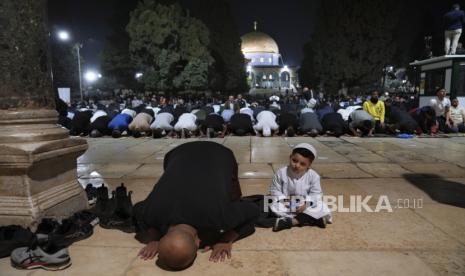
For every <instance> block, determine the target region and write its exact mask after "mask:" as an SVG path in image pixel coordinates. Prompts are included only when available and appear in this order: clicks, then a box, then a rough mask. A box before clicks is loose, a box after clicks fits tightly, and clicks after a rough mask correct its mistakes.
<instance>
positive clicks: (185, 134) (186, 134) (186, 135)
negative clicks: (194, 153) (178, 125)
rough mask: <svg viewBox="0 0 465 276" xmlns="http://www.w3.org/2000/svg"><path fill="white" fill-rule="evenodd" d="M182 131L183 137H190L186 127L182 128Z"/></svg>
mask: <svg viewBox="0 0 465 276" xmlns="http://www.w3.org/2000/svg"><path fill="white" fill-rule="evenodd" d="M182 131H183V132H184V138H191V132H190V131H189V130H188V129H186V128H183V129H182Z"/></svg>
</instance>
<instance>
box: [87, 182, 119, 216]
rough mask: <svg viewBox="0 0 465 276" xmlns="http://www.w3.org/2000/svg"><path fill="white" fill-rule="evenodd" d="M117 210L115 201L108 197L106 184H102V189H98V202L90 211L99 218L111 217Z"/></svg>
mask: <svg viewBox="0 0 465 276" xmlns="http://www.w3.org/2000/svg"><path fill="white" fill-rule="evenodd" d="M114 210H115V199H114V196H113V197H112V198H109V197H108V188H107V187H106V186H105V184H103V183H102V185H101V186H100V187H98V188H97V202H96V203H95V206H94V207H93V208H92V209H91V210H90V211H91V212H92V213H94V214H95V215H96V216H97V217H99V218H101V217H105V216H110V215H111V214H112V213H113V212H114Z"/></svg>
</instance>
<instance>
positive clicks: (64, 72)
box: [50, 41, 83, 96]
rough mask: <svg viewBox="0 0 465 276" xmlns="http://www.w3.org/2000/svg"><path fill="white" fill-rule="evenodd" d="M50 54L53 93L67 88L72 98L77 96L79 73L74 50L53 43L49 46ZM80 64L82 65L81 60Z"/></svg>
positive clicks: (60, 43) (56, 42)
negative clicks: (60, 88) (61, 88)
mask: <svg viewBox="0 0 465 276" xmlns="http://www.w3.org/2000/svg"><path fill="white" fill-rule="evenodd" d="M50 52H51V60H52V76H53V79H52V81H53V91H55V92H56V91H57V89H58V88H59V87H69V88H70V89H71V91H72V92H73V93H72V94H73V95H74V96H76V95H79V72H78V63H77V62H78V61H77V53H76V50H75V48H73V47H71V45H69V44H67V43H63V42H58V41H54V42H53V43H51V44H50ZM81 64H83V61H82V58H81ZM74 92H77V93H74Z"/></svg>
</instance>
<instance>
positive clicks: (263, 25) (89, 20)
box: [49, 0, 320, 69]
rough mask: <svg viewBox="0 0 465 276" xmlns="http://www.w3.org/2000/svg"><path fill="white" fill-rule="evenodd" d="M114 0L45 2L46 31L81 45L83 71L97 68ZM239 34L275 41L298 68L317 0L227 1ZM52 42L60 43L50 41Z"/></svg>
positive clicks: (316, 7) (286, 58) (313, 17)
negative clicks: (65, 35)
mask: <svg viewBox="0 0 465 276" xmlns="http://www.w3.org/2000/svg"><path fill="white" fill-rule="evenodd" d="M126 1H129V0H126ZM114 2H115V1H114V0H113V1H112V0H98V1H95V0H49V25H50V31H51V32H52V33H56V31H57V30H60V29H66V30H68V31H69V32H70V33H71V34H72V38H73V40H74V41H79V42H82V43H83V48H82V50H81V53H82V55H83V57H84V60H85V64H86V66H85V67H86V68H93V69H98V68H99V61H98V53H99V51H101V50H102V47H103V42H104V40H105V36H106V35H108V33H109V31H110V26H109V25H108V21H107V19H108V18H109V17H110V16H111V15H112V13H113V11H114V10H113V7H114ZM228 2H229V3H230V5H231V12H232V14H233V17H234V18H235V21H236V25H237V27H238V31H239V34H240V35H244V34H245V33H247V32H250V31H252V30H253V21H257V22H258V30H259V31H261V32H264V33H267V34H268V35H270V36H271V37H272V38H274V40H275V41H276V42H277V44H278V47H279V50H280V52H281V55H282V56H283V60H284V62H285V63H286V64H287V65H290V66H298V65H300V62H301V59H302V56H303V53H302V47H303V45H304V44H305V42H307V41H308V40H309V39H310V37H311V33H312V31H313V28H314V22H315V20H316V18H315V16H316V14H317V9H318V6H319V3H320V1H312V0H287V1H282V0H255V1H253V0H248V1H247V0H228ZM52 43H63V42H58V41H56V40H53V41H52Z"/></svg>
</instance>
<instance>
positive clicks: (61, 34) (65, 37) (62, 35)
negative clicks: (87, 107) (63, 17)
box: [57, 31, 84, 102]
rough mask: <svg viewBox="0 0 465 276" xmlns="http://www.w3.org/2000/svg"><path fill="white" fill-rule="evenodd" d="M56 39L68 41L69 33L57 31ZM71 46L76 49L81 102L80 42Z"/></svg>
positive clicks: (82, 98)
mask: <svg viewBox="0 0 465 276" xmlns="http://www.w3.org/2000/svg"><path fill="white" fill-rule="evenodd" d="M57 36H58V39H60V40H62V41H68V40H69V39H70V35H69V33H68V32H67V31H59V32H58V33H57ZM73 48H74V49H76V53H77V61H78V74H79V94H80V95H81V102H82V101H83V100H84V97H83V95H82V73H81V55H80V53H79V50H80V49H81V48H82V43H75V44H74V45H73Z"/></svg>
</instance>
